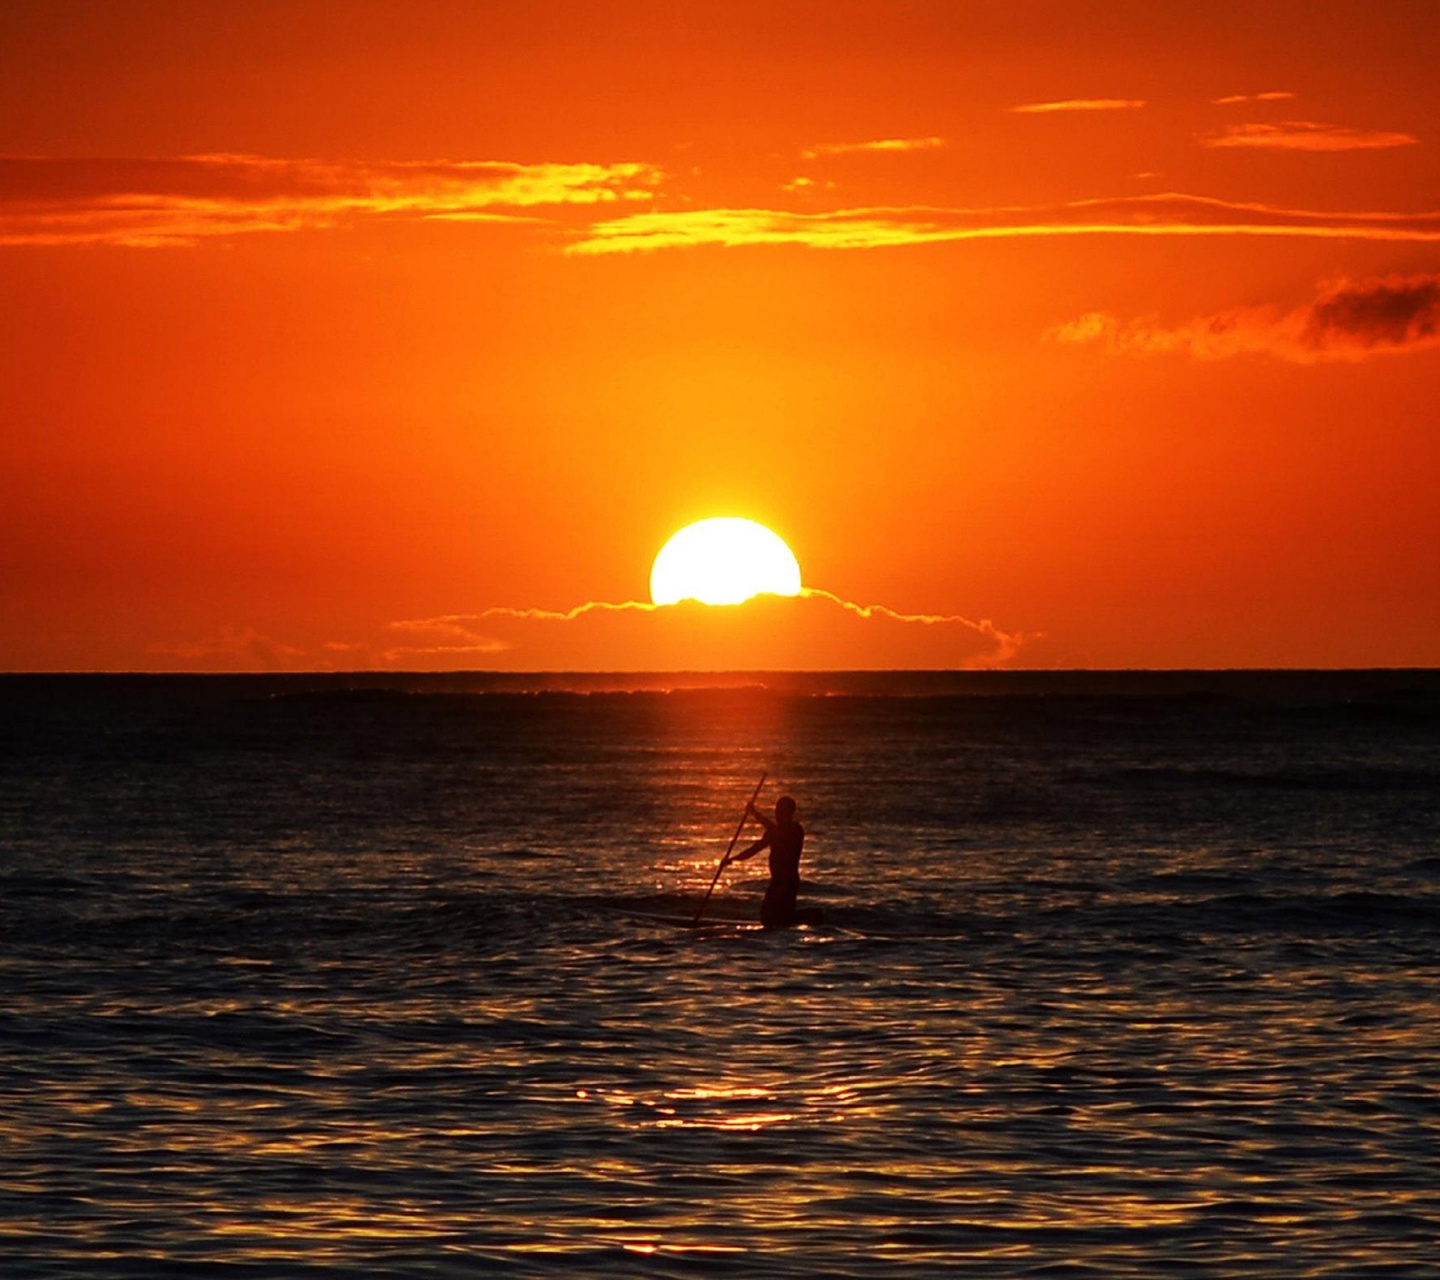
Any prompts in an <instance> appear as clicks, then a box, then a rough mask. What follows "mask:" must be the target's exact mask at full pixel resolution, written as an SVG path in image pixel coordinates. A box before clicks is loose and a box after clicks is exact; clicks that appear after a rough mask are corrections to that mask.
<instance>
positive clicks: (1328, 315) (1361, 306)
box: [1048, 275, 1440, 364]
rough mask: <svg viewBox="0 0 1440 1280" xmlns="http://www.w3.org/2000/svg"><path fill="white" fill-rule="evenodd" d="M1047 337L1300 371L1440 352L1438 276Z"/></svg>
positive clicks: (1104, 318)
mask: <svg viewBox="0 0 1440 1280" xmlns="http://www.w3.org/2000/svg"><path fill="white" fill-rule="evenodd" d="M1048 336H1049V337H1051V338H1053V339H1055V340H1056V341H1059V342H1067V343H1096V344H1099V345H1101V346H1104V347H1106V348H1107V349H1108V350H1110V351H1114V352H1120V353H1126V354H1139V355H1146V354H1158V353H1163V352H1183V353H1186V354H1188V355H1192V356H1195V357H1197V358H1199V359H1208V360H1216V359H1224V358H1226V357H1229V356H1237V355H1268V356H1274V357H1276V358H1278V359H1281V360H1289V361H1293V362H1295V363H1299V364H1314V363H1318V362H1320V361H1324V360H1363V359H1365V358H1366V357H1368V356H1372V355H1383V354H1394V353H1398V352H1406V351H1415V350H1419V349H1423V348H1426V347H1433V346H1436V345H1437V344H1440V275H1418V276H1386V277H1382V278H1379V279H1367V280H1340V281H1337V282H1335V283H1333V284H1330V285H1328V286H1326V287H1325V288H1324V289H1322V290H1321V292H1320V293H1319V295H1318V296H1317V297H1316V298H1315V299H1314V300H1313V301H1311V302H1309V303H1306V304H1305V305H1303V306H1300V307H1295V308H1292V309H1290V310H1284V309H1282V308H1280V307H1235V308H1232V309H1230V310H1227V311H1220V312H1216V313H1214V314H1213V315H1208V316H1199V317H1196V318H1194V319H1192V320H1188V321H1186V322H1184V323H1182V324H1176V325H1167V324H1163V323H1161V322H1160V321H1157V320H1154V319H1149V318H1142V319H1137V320H1129V321H1122V320H1119V319H1117V318H1116V317H1114V316H1111V315H1108V314H1106V313H1103V312H1092V313H1091V314H1089V315H1086V316H1081V317H1080V318H1079V319H1077V320H1073V321H1071V322H1070V323H1068V324H1064V325H1061V326H1059V327H1058V328H1056V329H1052V330H1051V331H1050V333H1049V335H1048Z"/></svg>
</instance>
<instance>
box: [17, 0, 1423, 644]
mask: <svg viewBox="0 0 1440 1280" xmlns="http://www.w3.org/2000/svg"><path fill="white" fill-rule="evenodd" d="M1437 67H1440V9H1437V6H1436V4H1435V3H1434V2H1433V0H1414V2H1413V3H1386V2H1385V0H1372V2H1370V3H1332V4H1327V3H1324V0H1307V2H1306V3H1293V4H1292V3H1274V4H1266V3H1246V4H1238V3H1234V4H1231V3H1223V2H1219V3H1206V4H1187V5H1170V4H1156V3H1153V2H1150V0H1145V2H1143V3H1140V2H1136V3H1120V2H1117V3H1104V4H1100V3H1035V2H1030V0H1007V2H1005V3H966V2H965V0H950V2H948V3H940V2H931V3H918V2H917V3H911V2H908V0H894V2H886V3H881V2H879V0H876V2H874V3H847V2H846V0H827V2H826V3H814V4H809V3H785V2H784V0H777V2H774V3H763V4H751V3H727V4H700V3H696V4H670V5H667V4H659V3H654V4H612V3H605V2H604V0H599V2H597V0H583V2H579V0H577V2H575V3H558V2H557V3H548V2H542V3H478V2H477V3H458V2H456V3H441V2H435V3H431V2H427V0H409V2H406V3H398V2H397V3H354V4H339V3H305V2H299V0H297V2H295V3H265V2H258V0H247V3H244V4H239V3H237V4H233V5H224V4H213V5H212V4H200V5H197V4H193V3H188V2H187V3H175V4H160V3H143V2H137V3H98V2H97V3H93V4H84V3H71V2H66V0H45V2H43V3H29V2H26V0H8V2H7V3H6V4H5V5H4V6H3V8H0V318H3V319H0V323H3V331H0V484H3V492H0V668H3V669H6V670H14V671H24V670H255V669H357V668H424V669H435V668H485V669H511V670H534V669H576V670H579V669H602V670H608V669H619V670H633V669H646V668H676V667H680V668H683V667H772V666H779V667H798V668H805V667H820V668H831V667H910V666H914V667H963V666H970V665H997V664H998V665H1008V666H1013V667H1051V666H1089V667H1235V666H1252V667H1253V666H1423V665H1436V664H1440V74H1437V70H1436V69H1437ZM717 515H722V516H743V517H748V518H749V519H752V520H755V521H759V522H760V523H762V524H764V525H766V526H768V527H769V528H771V529H773V530H774V531H775V532H776V533H778V534H779V535H780V536H781V537H782V538H783V539H784V540H785V542H786V543H788V545H789V546H790V548H791V549H792V550H793V551H794V553H795V556H796V557H797V558H798V560H799V563H800V566H801V568H802V572H803V580H804V583H805V586H806V587H807V588H813V589H814V593H813V594H811V595H808V596H806V597H804V598H801V599H797V600H791V601H785V600H773V599H772V600H760V601H756V602H752V603H751V604H749V605H743V606H738V607H732V608H730V609H713V608H707V607H706V606H701V605H693V604H692V605H680V606H672V607H670V608H668V609H660V610H657V609H653V608H648V607H644V606H646V604H647V602H648V601H649V574H650V567H651V562H652V560H653V559H654V557H655V555H656V553H657V552H658V551H659V549H660V547H661V546H662V544H663V543H664V542H665V541H666V539H667V538H669V536H670V535H671V534H672V533H674V532H675V531H676V530H677V529H679V528H680V527H681V526H683V525H686V524H689V523H690V522H692V521H695V520H699V519H701V518H704V517H709V516H717ZM876 606H878V607H876Z"/></svg>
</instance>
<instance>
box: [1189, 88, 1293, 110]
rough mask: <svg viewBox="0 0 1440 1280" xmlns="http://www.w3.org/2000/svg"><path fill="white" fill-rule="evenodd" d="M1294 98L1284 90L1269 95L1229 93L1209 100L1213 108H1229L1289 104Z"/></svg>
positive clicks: (1273, 91)
mask: <svg viewBox="0 0 1440 1280" xmlns="http://www.w3.org/2000/svg"><path fill="white" fill-rule="evenodd" d="M1294 97H1295V95H1294V94H1293V93H1286V92H1285V91H1284V90H1271V91H1270V92H1269V93H1231V94H1227V95H1226V96H1225V97H1223V98H1211V99H1210V102H1211V104H1212V105H1213V106H1217V107H1229V106H1233V105H1235V104H1237V103H1241V102H1290V101H1292V100H1293V99H1294Z"/></svg>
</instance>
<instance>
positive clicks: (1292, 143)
mask: <svg viewBox="0 0 1440 1280" xmlns="http://www.w3.org/2000/svg"><path fill="white" fill-rule="evenodd" d="M1419 141H1420V139H1419V138H1417V137H1415V136H1414V134H1410V133H1399V132H1394V131H1389V130H1382V129H1348V128H1345V127H1344V126H1342V125H1334V124H1320V123H1318V122H1317V121H1314V120H1285V121H1281V122H1280V123H1278V124H1232V125H1230V126H1228V127H1227V128H1226V129H1225V130H1224V131H1223V132H1221V133H1216V134H1211V135H1209V136H1208V137H1204V138H1201V139H1200V145H1201V146H1205V147H1249V148H1254V149H1259V150H1263V151H1375V150H1384V149H1386V148H1389V147H1410V146H1414V145H1415V144H1416V143H1418V142H1419Z"/></svg>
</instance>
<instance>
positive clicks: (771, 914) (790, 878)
mask: <svg viewBox="0 0 1440 1280" xmlns="http://www.w3.org/2000/svg"><path fill="white" fill-rule="evenodd" d="M745 812H746V813H747V814H748V815H749V816H750V817H752V818H754V819H755V820H756V821H757V822H758V823H759V824H760V825H761V826H762V827H764V828H765V834H764V835H763V836H761V837H760V839H758V840H757V841H755V843H754V844H752V845H751V846H750V847H749V848H748V849H741V850H740V852H739V853H734V854H731V855H730V856H729V857H727V858H726V859H725V864H724V865H727V866H728V865H729V864H730V863H732V862H744V861H745V859H746V858H753V857H754V856H755V855H756V854H757V853H759V852H760V850H761V849H769V850H770V884H769V886H768V887H767V888H766V890H765V901H764V902H763V903H762V904H761V906H760V923H761V924H763V925H764V926H765V927H766V928H767V929H783V928H785V927H786V926H788V925H792V924H801V923H805V924H814V923H817V922H818V919H819V915H820V913H819V911H818V910H805V911H801V910H799V909H798V908H797V907H796V905H795V897H796V895H797V894H798V893H799V892H800V850H801V849H802V848H803V847H804V845H805V828H804V827H802V826H801V825H800V824H799V823H798V822H796V821H795V801H794V800H792V799H791V798H790V797H789V796H781V797H780V799H778V800H777V801H775V820H774V821H773V822H772V821H771V820H770V819H769V818H767V817H766V816H765V815H764V814H763V813H761V812H760V811H759V810H758V809H757V808H756V807H755V803H754V801H751V803H750V805H749V806H748V808H747V809H746V810H745Z"/></svg>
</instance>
